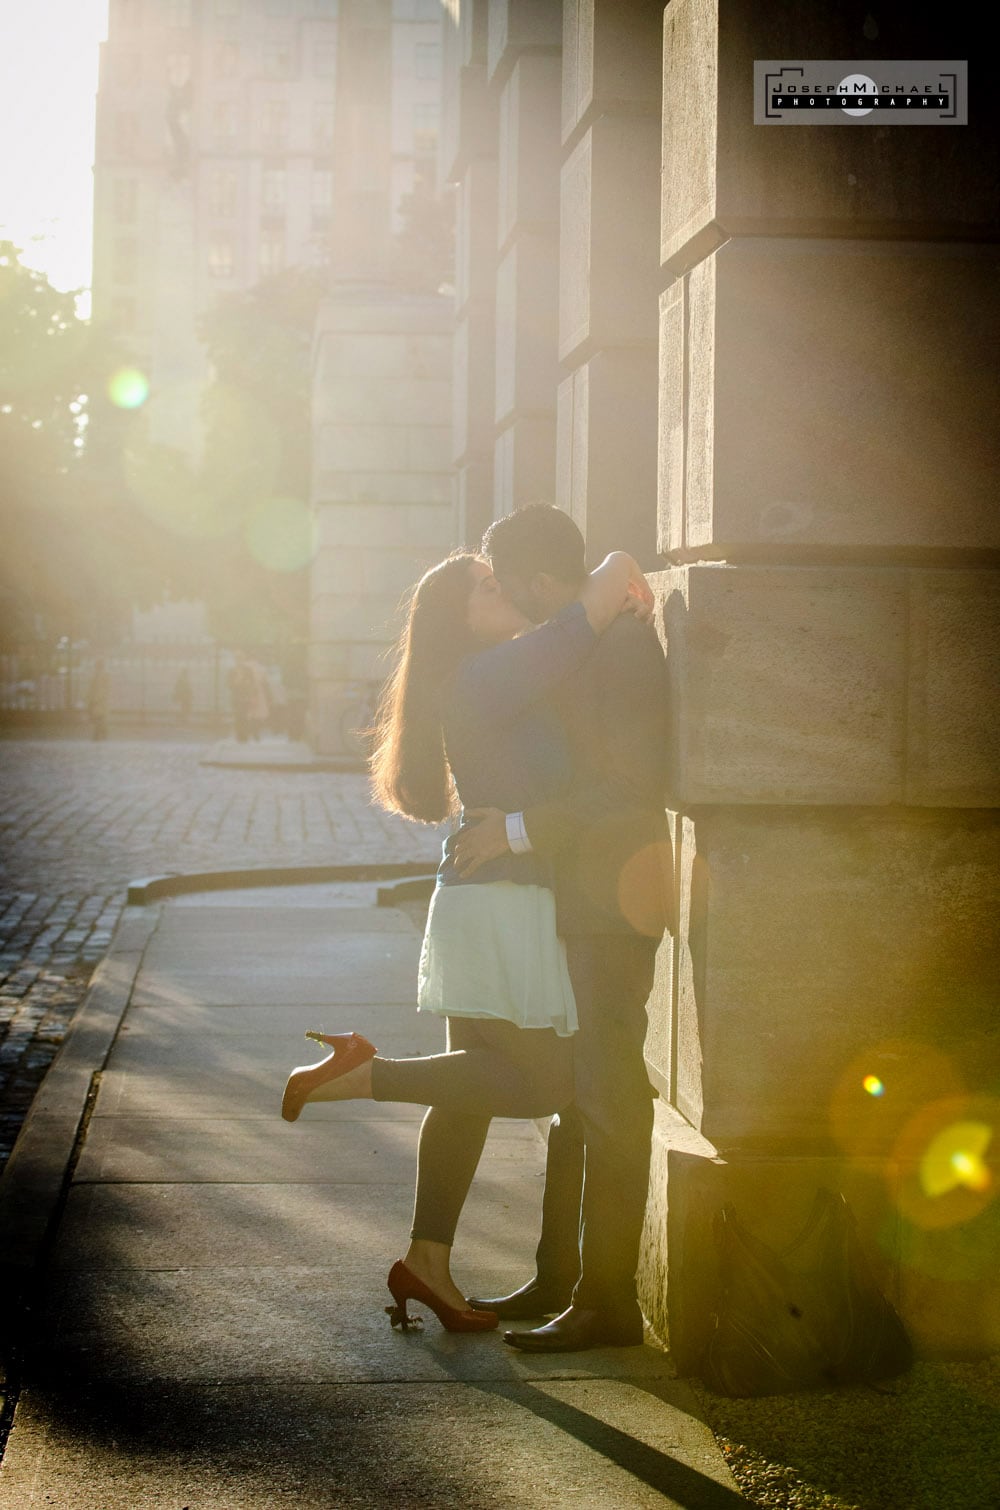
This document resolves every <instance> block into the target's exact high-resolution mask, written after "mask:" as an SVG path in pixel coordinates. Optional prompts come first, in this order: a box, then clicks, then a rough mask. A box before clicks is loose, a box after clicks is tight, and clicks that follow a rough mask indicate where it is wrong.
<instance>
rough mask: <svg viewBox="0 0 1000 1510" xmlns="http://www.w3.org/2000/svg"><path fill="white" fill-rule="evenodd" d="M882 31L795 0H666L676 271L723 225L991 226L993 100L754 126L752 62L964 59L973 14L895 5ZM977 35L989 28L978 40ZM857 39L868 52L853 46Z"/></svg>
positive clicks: (767, 231) (670, 232)
mask: <svg viewBox="0 0 1000 1510" xmlns="http://www.w3.org/2000/svg"><path fill="white" fill-rule="evenodd" d="M879 20H880V22H881V24H882V30H883V35H882V37H881V38H876V39H875V40H873V41H871V40H868V39H867V38H862V37H861V36H860V33H859V30H858V26H859V23H858V20H857V18H856V16H855V15H854V13H853V12H851V11H849V10H847V9H845V8H844V7H842V6H811V7H810V8H809V10H808V12H807V13H802V12H801V11H800V9H799V7H798V6H796V5H795V4H794V3H793V0H780V3H778V4H772V5H766V6H763V5H758V4H755V3H754V0H672V3H671V4H670V5H669V6H668V7H667V9H666V13H665V16H664V44H663V217H662V244H661V256H662V260H663V262H664V263H665V264H666V265H667V266H668V267H670V268H671V270H672V271H674V272H683V271H685V270H686V269H687V268H689V267H691V266H693V265H694V263H696V262H697V261H699V260H700V258H701V257H703V256H705V255H706V253H707V252H710V251H712V250H713V249H714V248H715V247H716V246H719V245H720V244H721V242H722V241H724V240H725V239H726V237H728V236H740V235H755V236H851V237H858V236H871V237H879V238H884V239H894V238H902V237H913V238H918V239H930V238H948V237H954V238H955V239H959V240H965V239H969V240H972V239H975V238H976V237H977V236H982V235H991V236H995V235H996V231H997V202H996V184H997V180H998V177H1000V163H998V147H997V138H996V133H995V132H993V130H992V122H991V120H990V118H989V112H986V111H984V112H983V113H982V115H981V116H979V117H978V119H977V117H976V116H975V115H973V116H972V117H971V123H970V125H968V126H963V127H960V128H959V127H955V128H950V127H942V128H940V129H937V130H933V131H931V130H928V131H924V130H917V131H913V130H904V129H901V128H898V127H897V128H893V127H888V126H883V127H862V128H860V129H858V130H834V129H830V130H826V129H823V128H815V129H812V128H808V127H783V126H755V125H754V123H753V64H754V60H755V59H757V58H787V57H788V46H789V37H790V36H794V38H795V53H796V56H797V57H801V58H856V57H859V56H860V57H872V56H874V57H878V56H879V55H880V50H881V55H882V56H884V57H886V58H892V59H895V58H935V59H936V58H969V57H972V56H974V53H973V51H972V50H971V49H972V48H973V47H974V46H975V41H974V39H975V34H976V29H977V28H976V27H975V26H974V27H973V29H972V31H971V32H970V27H969V16H968V14H967V13H966V12H965V11H963V10H961V9H956V10H954V11H952V12H950V13H943V12H940V11H929V10H922V9H921V8H919V7H912V6H911V7H903V6H894V7H892V11H891V13H890V14H889V15H882V14H881V13H880V16H879ZM984 42H985V39H984ZM859 47H864V48H865V49H866V51H863V52H860V53H859V51H858V49H859Z"/></svg>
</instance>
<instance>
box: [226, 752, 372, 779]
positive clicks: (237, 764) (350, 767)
mask: <svg viewBox="0 0 1000 1510" xmlns="http://www.w3.org/2000/svg"><path fill="white" fill-rule="evenodd" d="M198 764H199V765H200V766H208V767H210V768H211V769H213V770H216V771H282V772H291V773H292V774H293V775H298V774H299V773H300V772H301V774H302V775H304V776H308V775H310V774H313V775H314V774H315V773H316V772H317V771H340V772H341V773H343V772H355V773H357V772H360V771H367V769H368V766H367V765H366V763H365V762H364V761H363V760H355V759H353V758H352V757H351V756H343V757H338V756H331V757H330V759H328V760H322V759H320V760H311V761H303V762H302V763H301V764H297V765H293V764H292V762H291V761H284V760H266V759H261V760H199V762H198Z"/></svg>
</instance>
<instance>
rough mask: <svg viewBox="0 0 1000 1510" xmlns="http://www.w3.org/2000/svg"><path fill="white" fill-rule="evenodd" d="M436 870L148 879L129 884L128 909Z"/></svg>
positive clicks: (280, 871) (354, 868)
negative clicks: (201, 895)
mask: <svg viewBox="0 0 1000 1510" xmlns="http://www.w3.org/2000/svg"><path fill="white" fill-rule="evenodd" d="M436 869H437V865H436V862H435V861H433V860H399V861H391V862H389V861H387V862H384V863H383V864H381V865H378V864H372V865H298V866H296V865H281V866H276V867H263V868H262V869H260V870H204V871H194V872H190V873H188V874H185V875H171V874H167V875H162V876H148V877H147V878H146V879H145V880H140V881H132V882H130V884H129V888H128V894H127V897H126V902H127V905H128V906H129V907H145V906H146V905H147V904H148V903H150V902H159V901H162V900H163V899H164V898H165V897H179V896H187V895H189V894H190V893H191V892H194V891H239V890H243V889H244V888H247V889H249V888H251V887H254V886H316V885H322V884H324V883H325V882H327V881H397V880H404V879H406V878H408V877H415V878H416V877H419V878H421V879H423V878H431V877H432V876H433V875H434V873H435V871H436Z"/></svg>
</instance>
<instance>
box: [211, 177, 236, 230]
mask: <svg viewBox="0 0 1000 1510" xmlns="http://www.w3.org/2000/svg"><path fill="white" fill-rule="evenodd" d="M208 203H209V210H210V211H211V213H212V214H213V215H214V216H216V217H217V218H218V219H219V220H232V219H233V217H234V216H235V215H236V213H237V180H236V171H235V169H233V168H215V169H213V171H212V177H211V179H210V180H209V195H208Z"/></svg>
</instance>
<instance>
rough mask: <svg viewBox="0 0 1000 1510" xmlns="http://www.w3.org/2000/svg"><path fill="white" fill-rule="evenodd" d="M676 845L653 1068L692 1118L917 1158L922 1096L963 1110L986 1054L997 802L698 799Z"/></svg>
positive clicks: (993, 1040) (706, 1126)
mask: <svg viewBox="0 0 1000 1510" xmlns="http://www.w3.org/2000/svg"><path fill="white" fill-rule="evenodd" d="M680 848H681V854H680V856H679V859H678V862H677V863H678V865H679V867H680V876H681V931H680V937H681V946H680V949H679V958H678V965H677V988H676V990H677V1005H676V1025H677V1026H676V1035H675V1037H674V1040H673V1047H672V1050H671V1052H672V1055H673V1062H672V1064H671V1065H670V1066H669V1067H666V1068H667V1069H668V1070H669V1074H670V1076H671V1077H672V1078H673V1081H674V1082H676V1085H677V1095H676V1104H677V1105H678V1107H679V1109H680V1110H681V1111H682V1112H683V1114H684V1115H685V1116H686V1117H687V1118H688V1119H689V1120H690V1121H691V1122H692V1123H693V1124H694V1125H695V1126H696V1127H697V1129H698V1130H699V1131H700V1132H701V1133H702V1134H703V1135H704V1136H705V1137H707V1138H708V1139H709V1140H710V1141H711V1142H712V1143H713V1144H714V1145H715V1146H716V1147H717V1148H718V1149H719V1150H720V1151H722V1152H724V1153H727V1154H728V1153H731V1152H733V1151H736V1150H743V1151H747V1150H750V1149H753V1150H758V1151H759V1150H766V1151H767V1152H768V1153H769V1154H774V1153H781V1154H790V1153H795V1154H802V1153H804V1152H823V1153H829V1152H831V1151H835V1152H837V1153H839V1154H845V1155H849V1156H850V1157H851V1158H862V1157H864V1158H867V1157H876V1156H877V1157H893V1158H895V1159H896V1160H897V1161H902V1162H905V1163H914V1162H919V1160H920V1158H921V1157H923V1155H924V1154H925V1153H926V1152H927V1149H928V1148H929V1147H930V1144H931V1141H932V1137H933V1136H934V1135H936V1131H937V1130H939V1129H937V1128H936V1127H934V1128H931V1130H930V1132H928V1133H927V1135H926V1137H924V1135H923V1134H922V1133H921V1132H920V1123H919V1119H920V1118H921V1117H925V1116H927V1115H928V1114H929V1109H931V1108H934V1107H937V1108H943V1112H942V1115H944V1116H945V1118H946V1121H950V1122H962V1121H967V1120H969V1117H970V1116H971V1115H972V1112H971V1111H970V1110H969V1108H971V1107H972V1106H973V1104H974V1102H975V1100H976V1098H981V1097H982V1096H983V1095H984V1094H986V1093H987V1092H989V1091H990V1090H991V1089H993V1088H995V1086H996V1083H997V1076H998V1074H1000V1033H998V1031H997V1020H996V980H997V977H998V971H1000V932H998V929H997V926H996V872H997V864H998V862H1000V822H998V821H996V819H995V818H994V817H993V816H992V815H990V816H986V815H983V814H976V815H974V816H973V815H969V814H957V813H949V812H947V811H943V812H941V811H939V812H936V813H934V814H929V813H917V812H912V811H910V812H907V811H905V810H901V809H895V810H894V811H892V812H888V813H878V812H874V811H872V810H870V809H869V810H867V811H865V810H863V809H857V808H855V809H850V810H848V809H840V810H839V811H832V812H829V813H824V812H823V811H822V810H820V809H815V808H814V809H812V810H810V811H807V812H801V813H797V814H796V813H792V812H789V811H787V810H786V811H784V812H779V811H778V810H775V809H771V810H770V811H761V812H753V811H751V810H749V809H746V808H743V809H738V808H726V809H712V810H707V811H704V812H700V813H698V814H697V815H696V816H694V817H692V818H690V819H688V820H686V821H685V824H684V827H683V832H682V836H681V846H680ZM658 1069H659V1073H660V1074H661V1075H663V1074H664V1073H665V1069H664V1067H663V1066H659V1067H658ZM871 1077H874V1078H871ZM951 1108H955V1110H954V1111H952V1110H951ZM915 1119H917V1120H916V1122H915ZM914 1127H916V1133H915V1132H914ZM915 1139H916V1142H915V1141H914V1140H915ZM940 1209H941V1210H942V1211H944V1209H945V1208H944V1207H941V1208H940Z"/></svg>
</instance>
